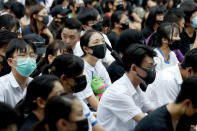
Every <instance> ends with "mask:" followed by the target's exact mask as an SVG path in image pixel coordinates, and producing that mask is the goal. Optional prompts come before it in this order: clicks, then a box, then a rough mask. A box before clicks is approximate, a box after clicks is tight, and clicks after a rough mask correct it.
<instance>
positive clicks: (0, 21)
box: [0, 14, 14, 30]
mask: <svg viewBox="0 0 197 131" xmlns="http://www.w3.org/2000/svg"><path fill="white" fill-rule="evenodd" d="M13 19H14V17H13V16H12V15H10V14H5V15H2V16H0V29H1V28H2V27H5V28H6V29H7V30H10V25H11V21H12V20H13Z"/></svg>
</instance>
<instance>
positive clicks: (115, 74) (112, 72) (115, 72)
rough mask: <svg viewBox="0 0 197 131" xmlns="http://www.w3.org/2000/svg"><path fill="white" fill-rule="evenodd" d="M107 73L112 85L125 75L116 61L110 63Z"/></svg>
mask: <svg viewBox="0 0 197 131" xmlns="http://www.w3.org/2000/svg"><path fill="white" fill-rule="evenodd" d="M107 71H108V74H109V77H110V79H111V81H112V83H113V82H114V81H116V80H118V79H119V78H120V77H122V76H123V74H124V73H125V71H124V68H123V67H122V66H121V65H120V64H119V63H118V62H117V61H114V62H113V63H111V65H110V66H109V67H108V68H107Z"/></svg>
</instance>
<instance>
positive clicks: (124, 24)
mask: <svg viewBox="0 0 197 131" xmlns="http://www.w3.org/2000/svg"><path fill="white" fill-rule="evenodd" d="M121 25H122V28H121V29H122V30H126V29H128V28H129V22H126V23H122V24H121Z"/></svg>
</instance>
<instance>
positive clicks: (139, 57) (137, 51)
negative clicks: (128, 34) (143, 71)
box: [122, 44, 156, 71]
mask: <svg viewBox="0 0 197 131" xmlns="http://www.w3.org/2000/svg"><path fill="white" fill-rule="evenodd" d="M146 56H149V57H152V58H153V57H155V56H156V52H155V51H154V50H153V49H152V48H150V47H146V46H145V45H141V44H133V45H131V46H129V47H128V49H127V50H126V51H125V53H124V54H123V57H122V61H123V66H124V69H125V71H129V70H130V68H131V65H132V64H136V65H138V66H141V63H142V61H143V60H144V58H145V57H146Z"/></svg>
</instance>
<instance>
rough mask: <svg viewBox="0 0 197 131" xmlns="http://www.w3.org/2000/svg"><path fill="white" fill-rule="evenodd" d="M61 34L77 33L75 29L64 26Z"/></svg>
mask: <svg viewBox="0 0 197 131" xmlns="http://www.w3.org/2000/svg"><path fill="white" fill-rule="evenodd" d="M62 33H63V35H77V33H79V32H78V31H77V29H69V28H66V27H65V28H64V29H63V31H62Z"/></svg>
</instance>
